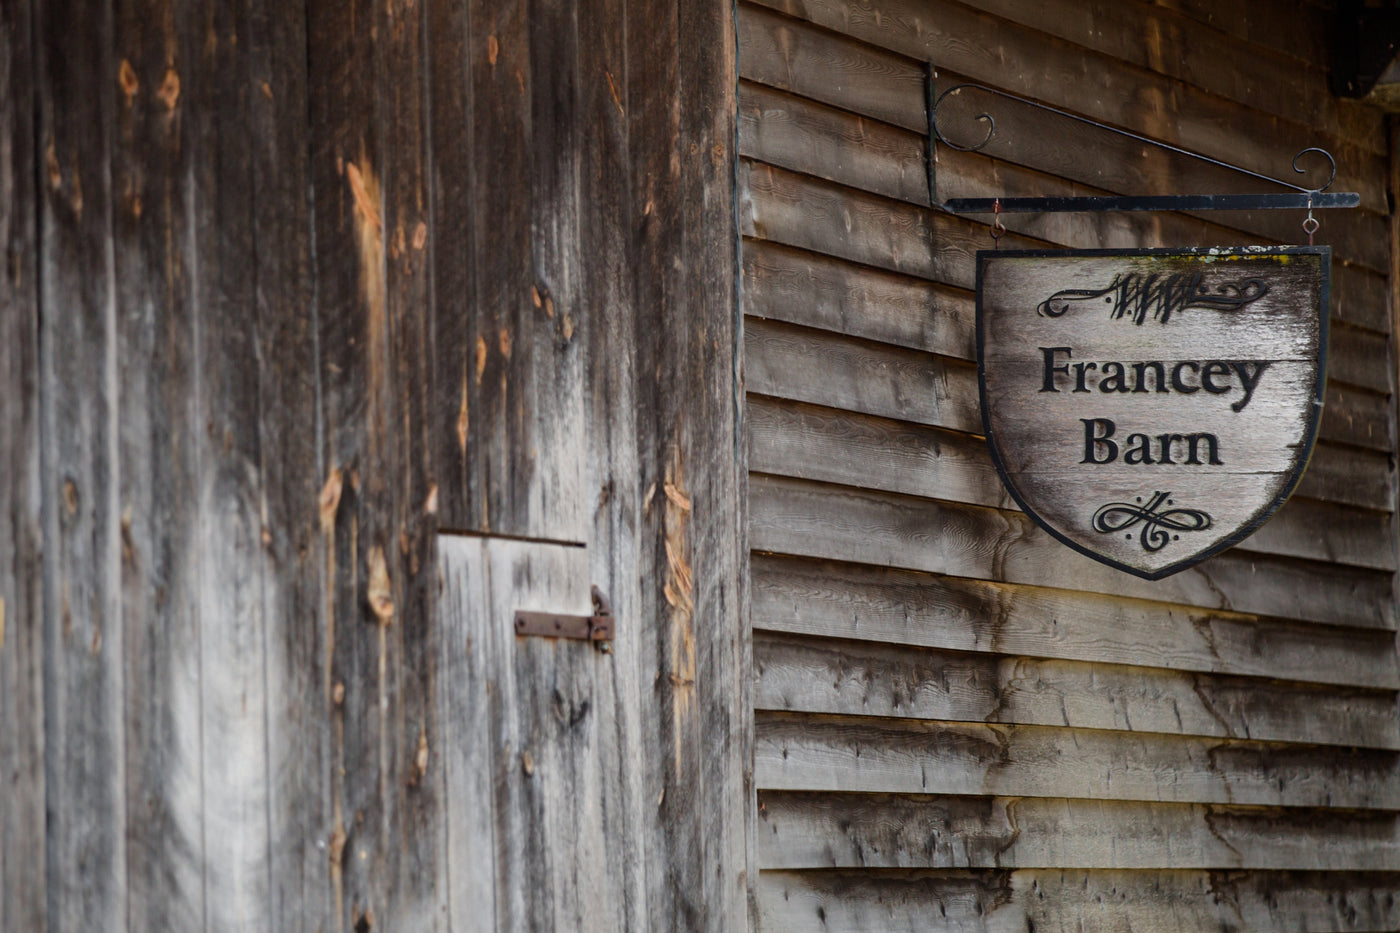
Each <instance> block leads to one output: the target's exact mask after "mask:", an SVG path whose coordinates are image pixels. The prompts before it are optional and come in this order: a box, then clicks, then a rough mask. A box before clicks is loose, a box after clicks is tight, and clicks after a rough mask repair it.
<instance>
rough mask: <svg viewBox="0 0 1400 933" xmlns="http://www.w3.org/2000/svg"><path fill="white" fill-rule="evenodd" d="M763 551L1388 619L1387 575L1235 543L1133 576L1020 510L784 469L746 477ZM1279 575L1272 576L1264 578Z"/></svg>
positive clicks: (1269, 610) (1353, 619) (1354, 620)
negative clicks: (854, 485) (1160, 571)
mask: <svg viewBox="0 0 1400 933" xmlns="http://www.w3.org/2000/svg"><path fill="white" fill-rule="evenodd" d="M749 488H750V497H751V498H750V507H751V509H752V513H751V514H752V516H753V517H752V522H751V532H750V533H751V536H752V543H753V547H754V548H755V549H756V550H763V551H773V552H776V553H783V554H792V555H794V556H802V557H813V558H819V559H827V560H855V561H860V562H862V563H869V564H874V565H877V566H890V567H903V568H907V569H910V570H923V571H928V572H932V573H942V574H948V575H950V576H960V577H976V578H987V579H993V580H1001V581H1005V582H1008V583H1026V584H1030V585H1033V586H1056V585H1063V584H1064V583H1066V582H1069V581H1073V583H1074V587H1075V588H1076V589H1082V590H1086V591H1089V592H1099V593H1105V594H1113V595H1118V596H1128V597H1134V598H1139V599H1153V600H1160V601H1165V602H1172V603H1179V604H1183V605H1190V606H1198V607H1201V608H1212V609H1228V610H1231V611H1236V612H1249V613H1255V614H1259V615H1274V616H1280V617H1283V618H1290V619H1298V620H1300V621H1314V622H1326V623H1330V624H1336V625H1346V626H1356V627H1373V628H1383V629H1392V628H1394V626H1395V610H1394V605H1393V603H1392V601H1391V597H1390V577H1389V575H1388V574H1384V573H1378V572H1375V571H1366V570H1358V569H1349V568H1340V567H1335V566H1332V565H1327V564H1317V563H1312V564H1310V563H1306V562H1301V561H1284V560H1278V559H1268V558H1264V557H1262V556H1260V557H1256V556H1255V555H1252V554H1247V553H1245V552H1244V551H1242V550H1241V549H1239V548H1236V549H1234V550H1232V551H1228V552H1226V553H1224V554H1221V555H1219V556H1217V557H1216V558H1214V559H1212V560H1211V561H1210V562H1209V563H1206V564H1202V565H1198V566H1196V567H1192V568H1189V569H1188V570H1183V571H1181V572H1180V573H1177V574H1175V575H1174V576H1171V577H1167V578H1165V579H1163V580H1157V581H1147V580H1142V581H1138V580H1134V579H1132V578H1130V577H1128V576H1127V575H1125V574H1123V573H1122V572H1120V571H1116V570H1112V569H1110V568H1108V567H1103V566H1102V565H1099V564H1096V563H1095V562H1094V561H1091V560H1089V559H1088V558H1086V557H1082V556H1081V555H1079V554H1076V553H1074V552H1073V551H1071V550H1069V549H1068V548H1065V547H1063V546H1061V545H1060V544H1059V543H1058V542H1056V541H1054V539H1052V538H1050V536H1049V535H1048V534H1046V533H1045V532H1044V531H1042V530H1041V529H1040V528H1039V527H1037V526H1035V525H1034V524H1032V523H1031V521H1030V519H1028V518H1026V517H1025V516H1023V515H1021V514H1020V513H1015V512H1003V511H995V510H990V509H983V508H981V507H974V506H963V505H958V504H955V503H944V502H939V501H936V500H923V499H912V498H907V497H896V496H890V495H888V494H885V493H876V492H873V491H863V490H853V489H848V488H845V487H830V486H821V485H818V484H809V483H804V482H800V481H796V480H787V479H780V478H776V477H754V478H753V479H752V480H751V481H750V487H749ZM1266 581H1272V582H1266Z"/></svg>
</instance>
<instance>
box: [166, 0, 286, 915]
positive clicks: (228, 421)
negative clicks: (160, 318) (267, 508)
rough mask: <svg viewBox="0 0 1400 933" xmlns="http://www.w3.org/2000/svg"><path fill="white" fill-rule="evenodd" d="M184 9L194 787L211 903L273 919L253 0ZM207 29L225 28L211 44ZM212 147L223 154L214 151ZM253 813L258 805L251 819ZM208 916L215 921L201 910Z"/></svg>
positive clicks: (214, 908) (216, 908)
mask: <svg viewBox="0 0 1400 933" xmlns="http://www.w3.org/2000/svg"><path fill="white" fill-rule="evenodd" d="M201 19H202V18H197V19H196V20H195V21H194V22H192V23H190V27H191V28H190V30H189V33H188V35H187V37H186V38H185V43H186V44H185V46H184V49H183V58H184V61H185V62H186V65H185V71H186V76H185V80H184V81H182V82H181V84H182V89H181V96H182V99H183V101H184V106H185V107H187V108H188V111H189V112H190V114H191V120H190V121H189V124H187V125H188V126H189V127H190V136H189V140H188V145H189V146H190V147H191V149H192V152H191V155H192V157H193V160H194V162H193V165H194V168H193V171H192V188H191V191H190V196H191V199H192V201H193V205H194V212H193V217H192V224H193V239H194V244H195V246H194V255H193V256H192V257H191V259H192V263H193V265H194V266H195V268H197V270H198V275H197V278H196V279H195V282H194V297H195V301H196V303H197V306H198V315H199V316H198V322H199V323H198V330H197V331H196V333H195V335H194V336H195V341H194V347H195V354H196V357H197V361H198V362H197V364H196V366H197V369H196V372H197V374H198V385H197V387H196V389H195V418H196V420H195V424H196V425H197V428H196V430H195V432H194V438H195V444H196V456H197V458H198V461H197V462H198V464H199V476H198V479H197V481H196V483H195V488H196V490H197V495H198V503H199V505H198V512H197V515H198V518H199V524H198V531H197V534H196V536H195V539H194V554H195V555H196V558H197V560H198V561H199V568H200V571H199V572H200V578H199V593H198V598H197V605H198V607H199V618H200V621H201V626H200V627H201V633H200V640H199V651H200V710H201V713H202V720H203V722H202V730H201V734H200V738H201V745H202V754H203V760H204V762H205V765H206V766H205V768H204V772H203V781H202V785H203V787H202V795H201V796H202V799H201V801H200V804H201V809H202V811H203V813H202V815H203V820H204V831H205V835H204V853H203V858H202V861H201V866H200V867H201V869H202V873H203V891H204V897H205V904H206V910H208V911H210V912H211V913H214V914H216V915H218V914H220V913H226V915H227V916H229V917H240V918H246V921H247V922H248V923H250V924H252V925H254V926H270V925H271V919H270V916H269V886H270V884H271V876H270V872H269V868H270V866H269V839H268V831H267V825H268V824H267V819H266V813H267V810H268V793H269V791H268V784H269V774H268V761H267V707H266V702H267V687H266V681H265V678H266V668H267V664H266V655H265V645H266V640H267V631H266V627H267V619H266V617H265V616H264V615H263V605H262V580H261V570H262V566H261V555H260V553H259V551H260V549H261V546H262V507H261V488H260V486H261V478H260V477H259V475H258V472H257V465H258V463H259V461H260V460H261V458H262V452H261V449H260V446H259V440H260V439H259V426H258V422H259V414H260V413H259V410H258V406H257V402H256V400H257V391H258V381H259V380H258V372H257V367H256V365H249V364H250V362H251V361H255V360H256V358H257V357H256V352H255V343H254V334H255V329H254V326H253V323H254V322H255V321H256V317H255V310H254V309H255V307H256V304H255V302H256V290H255V288H254V279H253V277H252V276H250V275H249V274H248V271H249V270H250V269H256V250H255V245H254V235H255V228H254V225H253V222H252V211H251V209H250V202H249V199H248V197H247V195H246V193H245V192H247V191H248V190H249V189H250V188H251V186H252V181H253V178H252V163H251V158H250V154H249V151H248V143H249V137H248V134H247V133H246V129H245V127H246V124H247V106H248V97H249V95H250V93H251V91H252V89H251V88H250V87H249V82H248V80H247V77H246V75H247V69H248V62H247V50H248V47H249V46H248V42H247V33H246V30H247V20H246V9H229V10H221V11H218V12H217V13H216V14H214V15H213V17H212V19H211V20H203V21H201ZM209 30H212V31H213V32H214V33H215V34H216V35H221V36H223V37H224V39H225V41H222V42H218V43H214V44H211V43H209V42H207V33H208V31H209ZM216 153H217V156H216ZM249 814H257V815H258V816H259V817H260V818H259V819H250V818H249ZM206 922H207V921H206Z"/></svg>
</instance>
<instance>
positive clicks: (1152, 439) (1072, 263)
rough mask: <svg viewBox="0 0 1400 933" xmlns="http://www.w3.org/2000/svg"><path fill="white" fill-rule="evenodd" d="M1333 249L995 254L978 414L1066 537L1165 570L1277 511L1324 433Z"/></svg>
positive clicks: (1000, 458) (980, 259) (1132, 565)
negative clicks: (1322, 415) (1321, 427)
mask: <svg viewBox="0 0 1400 933" xmlns="http://www.w3.org/2000/svg"><path fill="white" fill-rule="evenodd" d="M1331 259H1332V255H1331V249H1330V248H1329V247H1325V246H1318V247H1311V246H1309V247H1277V248H1243V249H1192V250H1138V251H1113V250H1088V251H1077V252H1035V251H1024V252H1022V251H983V252H980V253H978V255H977V363H978V378H979V382H980V386H981V393H982V421H983V425H984V426H985V429H986V434H987V442H988V444H989V445H990V447H991V451H992V457H993V459H994V460H995V461H996V466H997V471H998V472H999V473H1000V474H1001V478H1002V482H1004V483H1005V484H1006V487H1007V489H1008V490H1009V491H1010V492H1011V495H1012V496H1013V497H1014V498H1015V499H1016V501H1017V502H1018V503H1020V505H1021V507H1022V508H1023V509H1024V510H1025V511H1026V513H1027V514H1028V515H1030V516H1031V517H1032V518H1033V519H1035V521H1036V522H1037V523H1039V524H1040V525H1041V526H1042V527H1044V528H1045V529H1046V530H1047V531H1049V532H1050V533H1051V534H1052V535H1054V536H1055V537H1056V538H1059V539H1060V540H1061V541H1063V542H1064V543H1065V544H1067V545H1069V546H1070V547H1072V548H1074V549H1075V550H1077V551H1080V552H1082V553H1084V554H1087V555H1088V556H1090V557H1092V558H1094V559H1095V560H1099V561H1102V562H1103V563H1106V564H1109V565H1110V566H1113V567H1117V568H1118V569H1120V570H1125V571H1127V572H1129V573H1134V574H1137V575H1138V576H1141V577H1146V578H1147V579H1150V580H1155V579H1159V578H1161V577H1164V576H1167V575H1168V574H1171V573H1175V572H1176V571H1178V570H1182V569H1184V568H1186V567H1189V566H1191V565H1192V564H1195V563H1198V562H1199V561H1201V560H1204V559H1205V558H1207V557H1210V556H1211V555H1213V554H1216V553H1219V552H1220V551H1222V550H1224V549H1225V548H1227V547H1230V546H1231V545H1233V544H1236V543H1237V542H1239V541H1240V540H1242V539H1243V538H1245V537H1246V536H1248V535H1249V534H1250V533H1251V532H1253V531H1254V530H1255V529H1256V528H1258V527H1259V526H1260V525H1261V524H1263V523H1264V521H1266V520H1267V519H1268V518H1269V516H1271V515H1273V513H1274V512H1276V511H1277V510H1278V508H1279V506H1281V505H1282V504H1283V503H1284V501H1285V500H1286V499H1287V498H1288V495H1289V494H1290V493H1291V492H1292V491H1293V488H1294V487H1295V486H1296V485H1297V483H1298V480H1299V479H1300V478H1301V476H1302V474H1303V469H1304V468H1305V467H1306V465H1307V462H1308V457H1309V455H1310V454H1311V453H1312V446H1313V440H1314V438H1315V437H1316V435H1317V423H1318V416H1319V413H1320V410H1321V407H1322V387H1323V380H1324V366H1325V363H1324V361H1325V360H1326V355H1327V354H1326V347H1327V286H1328V273H1329V271H1330V267H1331Z"/></svg>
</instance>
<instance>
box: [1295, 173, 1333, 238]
mask: <svg viewBox="0 0 1400 933" xmlns="http://www.w3.org/2000/svg"><path fill="white" fill-rule="evenodd" d="M1334 174H1335V172H1334ZM1328 184H1331V182H1328ZM1312 207H1313V204H1312V195H1311V194H1310V195H1308V216H1307V217H1306V218H1305V219H1304V220H1303V232H1304V233H1306V234H1307V235H1308V245H1309V246H1312V245H1313V234H1314V233H1316V232H1317V228H1318V227H1320V226H1322V224H1320V223H1318V221H1317V218H1316V217H1314V216H1313V212H1312Z"/></svg>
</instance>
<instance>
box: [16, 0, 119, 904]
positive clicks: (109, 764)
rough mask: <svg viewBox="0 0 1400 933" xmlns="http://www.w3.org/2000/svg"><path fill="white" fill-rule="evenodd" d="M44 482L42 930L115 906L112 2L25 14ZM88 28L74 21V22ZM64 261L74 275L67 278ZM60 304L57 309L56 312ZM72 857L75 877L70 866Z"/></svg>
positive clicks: (116, 693)
mask: <svg viewBox="0 0 1400 933" xmlns="http://www.w3.org/2000/svg"><path fill="white" fill-rule="evenodd" d="M35 12H36V22H35V31H34V35H35V39H36V42H35V49H36V66H35V70H36V75H37V81H36V83H37V85H38V102H37V104H38V107H37V109H38V117H37V120H38V125H37V127H36V129H37V133H38V139H39V140H40V147H41V148H42V150H43V156H42V158H43V166H44V167H43V169H42V170H41V171H40V172H39V178H40V180H41V181H42V183H43V184H42V188H41V191H40V197H41V200H40V204H39V238H40V239H39V251H40V268H39V292H40V294H41V295H42V296H43V297H42V302H43V306H44V308H45V309H47V308H53V309H55V312H54V313H43V315H42V329H41V332H40V335H39V346H40V353H41V376H40V379H41V392H42V397H43V421H42V427H41V431H42V437H43V459H42V470H43V475H44V477H45V479H44V491H43V502H44V547H45V568H44V605H45V621H44V680H45V686H44V707H45V708H44V755H45V763H44V767H45V783H46V796H47V800H48V810H47V830H48V838H47V840H46V844H45V857H46V864H47V879H48V882H47V887H46V890H45V896H46V898H47V913H48V917H47V920H48V924H49V929H50V930H54V931H67V930H88V929H94V928H100V927H102V926H103V925H105V924H106V923H107V922H108V920H109V919H110V918H111V917H124V916H126V912H127V906H128V898H127V844H126V833H125V827H126V790H125V785H124V780H123V777H124V774H125V770H126V760H125V754H124V751H125V743H124V742H123V720H124V716H123V710H124V682H123V681H124V678H123V673H124V670H123V669H124V664H123V641H124V640H123V631H122V614H121V511H122V507H121V502H120V498H119V475H118V470H119V467H118V463H119V460H120V456H119V451H118V437H117V430H118V411H119V405H120V400H119V396H118V388H117V381H118V374H117V360H116V356H117V343H116V340H117V320H116V317H117V315H116V307H115V302H116V299H115V291H116V283H115V280H114V279H115V270H114V259H113V255H112V251H111V249H110V246H111V243H110V237H111V231H112V188H111V180H110V178H111V169H110V166H111V152H112V135H113V113H112V108H113V106H114V105H115V93H118V92H117V90H116V88H115V86H114V85H113V83H112V82H113V79H114V78H115V77H116V76H117V64H116V62H115V61H114V59H113V54H112V49H113V42H112V35H113V25H112V13H111V10H110V9H108V8H106V7H102V8H99V9H98V10H96V11H92V10H90V9H89V8H88V5H86V4H63V3H46V4H42V5H40V6H39V7H38V8H37V9H36V11H35ZM76 22H83V23H84V24H85V28H83V29H78V30H74V29H72V24H73V23H76ZM74 270H81V274H75V272H74ZM58 309H61V311H60V310H58ZM79 864H81V865H82V866H83V871H82V872H81V873H79V872H77V871H75V870H73V868H72V866H76V865H79Z"/></svg>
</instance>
